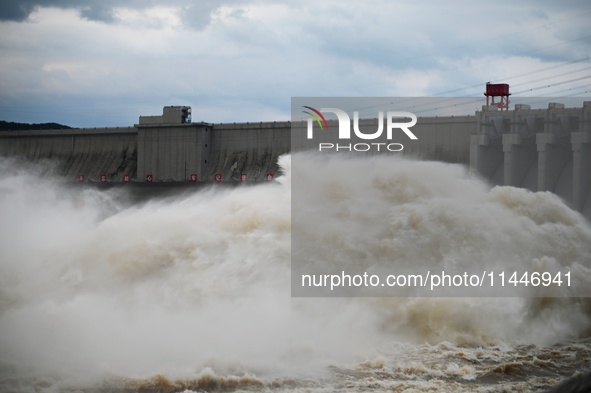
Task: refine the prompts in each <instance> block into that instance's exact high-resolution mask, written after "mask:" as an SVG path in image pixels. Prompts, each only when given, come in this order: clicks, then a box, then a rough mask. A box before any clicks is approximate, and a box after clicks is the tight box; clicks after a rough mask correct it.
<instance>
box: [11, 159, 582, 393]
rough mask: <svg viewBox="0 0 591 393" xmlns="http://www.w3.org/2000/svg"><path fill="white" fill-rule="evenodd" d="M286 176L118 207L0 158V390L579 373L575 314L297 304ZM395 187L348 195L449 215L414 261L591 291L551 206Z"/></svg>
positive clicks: (534, 387) (462, 388)
mask: <svg viewBox="0 0 591 393" xmlns="http://www.w3.org/2000/svg"><path fill="white" fill-rule="evenodd" d="M380 162H381V161H379V160H378V161H376V160H374V159H367V160H365V161H362V162H360V163H357V166H356V167H357V168H358V169H359V171H360V173H364V172H365V173H367V171H375V170H377V169H376V168H377V167H379V166H380V165H381V164H380ZM280 164H281V166H282V167H283V170H284V176H282V177H280V178H278V179H277V181H275V182H272V183H265V184H260V185H257V186H249V187H234V188H220V187H218V188H216V187H211V188H200V189H199V190H198V191H195V192H192V193H184V194H179V195H174V196H169V197H166V198H153V199H149V200H143V201H137V200H134V201H131V200H130V199H128V197H127V196H126V195H127V193H126V190H125V188H123V187H120V188H113V189H110V190H108V191H101V190H98V189H95V188H87V187H76V186H73V185H67V184H64V183H63V182H60V181H59V178H58V177H57V176H53V175H52V170H51V166H46V165H36V166H35V167H34V168H31V167H27V166H26V165H23V164H22V163H16V162H15V161H11V160H6V159H3V160H2V161H1V162H0V166H1V167H2V168H3V171H2V173H1V174H0V218H1V220H0V391H2V392H11V391H15V392H16V391H18V392H64V391H67V392H69V391H71V392H78V391H87V392H98V391H105V392H111V391H112V392H115V391H125V392H160V391H162V392H183V391H187V392H190V391H193V392H203V391H269V392H332V391H344V392H347V391H348V392H360V391H367V392H382V391H388V392H452V391H453V392H498V391H503V390H505V391H516V392H536V391H544V390H545V389H547V388H549V387H550V386H551V385H553V384H555V383H557V382H558V381H560V380H562V379H564V378H567V377H570V376H573V375H577V374H580V373H583V372H586V371H589V370H590V369H591V363H590V361H591V334H590V333H591V330H590V327H591V302H590V301H589V298H574V297H556V298H536V297H526V296H523V297H501V296H499V297H488V298H482V297H477V296H475V297H457V298H437V297H382V298H292V297H291V292H290V285H291V281H290V273H291V270H290V251H291V250H290V247H291V214H292V211H291V206H292V203H291V202H292V201H291V198H292V190H291V181H290V157H289V156H284V157H281V159H280ZM48 165H49V164H48ZM343 165H345V164H343ZM336 167H338V165H337V166H336ZM397 168H398V169H396V168H394V169H389V170H390V171H391V172H392V176H397V177H396V178H397V179H398V180H400V179H402V178H403V179H405V180H404V182H401V181H397V182H391V183H388V182H387V181H386V182H384V181H382V182H374V184H377V185H378V186H376V188H375V189H372V188H365V189H364V190H362V191H363V193H364V195H365V196H368V195H371V194H372V193H381V195H386V196H387V197H388V198H387V200H389V201H390V203H391V205H392V206H394V205H396V206H398V207H400V208H402V209H403V210H404V211H406V212H407V213H408V212H409V211H411V210H412V211H413V212H414V216H416V215H417V214H418V215H420V216H421V219H422V220H426V219H429V217H433V219H434V220H435V219H436V218H437V217H439V218H438V219H439V220H441V219H442V216H441V215H439V216H438V215H437V214H436V212H445V220H446V222H447V226H445V227H443V228H440V230H441V231H442V233H446V237H445V239H446V240H445V242H442V243H441V244H440V245H438V246H437V247H436V248H435V249H432V248H425V247H423V246H421V252H422V253H427V254H429V255H431V256H436V257H437V258H444V259H445V258H448V259H449V258H450V255H456V254H458V253H460V252H461V251H462V250H463V251H465V252H472V251H470V250H471V249H469V248H466V244H465V237H466V236H467V235H466V234H470V233H472V234H474V233H477V234H482V236H473V237H472V238H471V244H472V246H473V247H476V248H478V249H480V250H485V251H482V252H480V254H475V255H480V257H479V260H475V263H482V264H486V263H490V255H492V254H490V253H492V252H493V251H494V250H498V249H503V250H508V251H507V252H508V253H510V255H513V256H514V259H516V260H517V261H522V262H523V263H530V262H531V260H532V258H533V259H536V260H537V261H540V260H551V261H553V263H559V264H563V265H564V268H565V269H566V268H568V269H572V270H573V272H576V274H577V275H578V277H583V276H584V277H583V278H582V280H586V281H584V282H590V281H591V276H590V275H589V274H588V273H589V268H590V267H591V228H590V226H589V224H588V223H587V222H585V220H584V219H583V218H581V217H580V216H579V215H578V214H577V213H575V212H572V211H570V210H569V209H568V208H567V207H566V206H564V205H563V204H562V202H560V200H559V199H558V198H556V197H554V196H552V195H551V194H547V193H529V192H526V191H525V190H519V189H514V188H508V187H497V188H495V189H492V190H491V189H490V188H489V187H488V186H486V185H485V184H484V183H482V182H480V181H479V180H478V179H474V178H471V177H469V176H467V175H466V174H465V171H464V170H463V169H461V167H458V166H451V165H446V164H441V163H426V162H412V161H408V162H407V161H404V162H402V163H401V164H400V165H399V166H398V167H397ZM310 171H313V168H310ZM380 171H381V170H378V172H380ZM349 173H350V172H349ZM380 173H382V172H380ZM384 173H388V171H386V172H384ZM410 174H412V176H410ZM335 176H336V175H335ZM385 176H387V175H385ZM429 176H435V177H436V178H439V179H445V182H443V181H442V182H439V183H438V182H437V181H435V180H433V181H431V182H429V184H431V186H430V187H432V188H433V190H431V189H430V188H429V187H426V186H425V179H426V178H428V177H429ZM337 177H338V176H337ZM342 181H343V182H346V178H343V180H342ZM393 184H397V186H393ZM311 186H312V185H311ZM314 187H317V186H316V185H314ZM416 193H421V194H422V195H430V197H429V198H423V199H420V200H418V199H417V198H414V197H413V198H411V199H412V202H411V199H408V200H407V199H405V196H408V195H415V194H416ZM335 195H336V196H335ZM338 195H339V194H338V193H336V194H335V193H331V196H330V199H329V200H327V202H326V203H327V204H328V203H330V204H335V203H337V204H338V198H339V196H338ZM456 195H457V197H456ZM462 195H463V196H464V197H466V195H469V200H470V201H476V202H478V201H480V202H478V203H476V202H474V204H473V205H472V204H471V203H468V202H466V201H465V200H462V198H461V196H462ZM347 198H351V195H348V196H347ZM454 200H456V201H457V200H460V201H462V202H461V203H460V205H457V204H454V203H453V202H452V201H454ZM411 203H412V205H411ZM372 206H378V207H377V208H378V209H384V210H383V211H380V212H378V213H379V214H380V215H382V216H383V217H385V219H386V220H387V218H388V215H389V214H392V213H391V211H390V210H388V209H386V208H383V207H379V206H380V205H379V204H378V205H375V204H374V205H372ZM462 206H463V207H464V208H461V207H462ZM421 212H422V213H421ZM503 212H504V213H503ZM345 219H348V220H350V217H348V218H343V220H345ZM392 222H394V221H392ZM335 224H336V225H335V226H336V227H338V226H339V223H338V222H337V223H335ZM343 224H344V223H343ZM431 224H436V222H433V223H431ZM360 225H361V224H360ZM367 225H370V223H368V224H367ZM393 225H394V224H393ZM396 225H397V226H400V222H396ZM341 226H342V225H341ZM437 228H438V226H437V225H424V226H421V225H418V226H415V227H414V230H415V231H426V232H425V233H423V236H424V237H425V238H431V239H435V237H434V236H437V233H436V232H434V231H436V230H438V229H437ZM499 229H502V230H499ZM311 230H312V228H311ZM335 230H336V229H335ZM337 234H338V232H337ZM415 235H416V234H415ZM400 236H411V234H408V233H402V232H400ZM474 242H480V243H478V244H474ZM432 246H433V244H431V245H430V246H429V247H432ZM358 247H360V248H361V249H363V247H364V244H359V245H358ZM486 250H491V251H486ZM463 251H462V252H463ZM487 253H488V254H487ZM421 255H423V254H421ZM495 255H498V254H495ZM507 255H509V254H507ZM392 258H394V256H392ZM586 273H587V274H586ZM585 274H586V275H585Z"/></svg>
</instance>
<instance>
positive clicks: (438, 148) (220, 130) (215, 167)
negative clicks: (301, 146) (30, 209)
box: [0, 89, 591, 218]
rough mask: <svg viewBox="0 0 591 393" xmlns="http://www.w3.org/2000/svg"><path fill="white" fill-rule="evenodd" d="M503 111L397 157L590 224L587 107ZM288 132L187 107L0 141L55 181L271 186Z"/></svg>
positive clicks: (421, 132)
mask: <svg viewBox="0 0 591 393" xmlns="http://www.w3.org/2000/svg"><path fill="white" fill-rule="evenodd" d="M491 92H492V90H491ZM501 93H503V94H504V93H506V91H505V90H503V89H501ZM507 93H508V91H507ZM507 99H508V96H507ZM507 105H508V102H507V101H505V100H503V101H501V102H497V103H495V105H494V106H492V105H488V106H487V105H484V106H483V107H482V109H481V110H479V111H476V113H475V114H474V115H470V116H449V117H420V118H419V121H418V122H417V124H416V125H415V126H413V132H414V133H415V134H416V135H417V137H418V139H417V140H413V141H412V142H409V143H408V144H405V146H404V151H403V152H402V153H403V154H410V155H412V156H415V157H419V158H421V159H426V160H438V161H443V162H450V163H459V164H464V165H466V166H469V167H470V169H471V171H473V172H475V173H478V174H480V175H481V176H482V177H484V178H485V179H487V180H488V181H489V182H491V183H492V184H497V185H510V186H516V187H524V188H527V189H530V190H532V191H551V192H553V193H555V194H557V195H559V196H560V197H562V198H563V199H564V200H565V201H566V202H567V203H569V204H570V205H571V206H572V207H573V208H575V209H577V210H579V211H581V212H583V213H584V214H585V215H586V216H587V217H589V218H591V196H590V194H591V191H590V190H591V101H585V102H583V104H582V106H579V107H574V108H567V107H565V106H564V105H562V104H560V103H552V102H550V103H548V104H547V107H546V108H543V109H532V108H531V107H529V106H527V105H523V104H517V105H515V106H514V107H513V109H507V107H506V106H507ZM366 122H367V124H368V126H371V127H374V125H373V123H372V120H371V119H367V120H366ZM375 122H376V123H377V120H375ZM291 127H292V124H291V123H290V122H289V121H284V122H259V123H221V124H211V123H203V122H201V123H192V122H191V108H190V107H188V106H167V107H164V110H163V114H162V115H158V116H140V117H139V122H138V124H136V125H134V126H133V127H115V128H84V129H68V130H42V131H39V130H37V131H6V132H2V133H0V154H2V155H8V156H21V157H23V158H25V159H27V160H29V161H39V160H45V159H51V160H54V161H55V162H57V169H58V172H59V173H60V174H61V175H63V176H64V177H66V178H67V179H71V180H72V181H81V182H97V183H100V182H104V183H126V182H134V183H159V184H163V183H166V182H187V183H191V182H204V181H205V182H227V181H236V182H238V181H246V182H256V181H268V180H271V179H273V178H275V177H276V176H277V175H278V171H279V168H278V165H277V159H278V157H279V156H280V155H282V154H285V153H288V152H290V150H291V146H290V136H291Z"/></svg>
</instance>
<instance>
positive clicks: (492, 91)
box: [484, 82, 511, 111]
mask: <svg viewBox="0 0 591 393" xmlns="http://www.w3.org/2000/svg"><path fill="white" fill-rule="evenodd" d="M484 95H485V96H486V105H490V106H496V107H497V108H499V109H500V110H502V111H503V110H505V111H507V110H509V96H510V95H511V93H509V85H508V84H507V83H490V82H488V83H487V84H486V92H485V93H484ZM490 97H492V101H491V100H490ZM495 97H500V100H499V101H498V102H495ZM489 101H490V102H489Z"/></svg>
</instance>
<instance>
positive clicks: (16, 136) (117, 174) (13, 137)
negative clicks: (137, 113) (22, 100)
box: [0, 127, 137, 181]
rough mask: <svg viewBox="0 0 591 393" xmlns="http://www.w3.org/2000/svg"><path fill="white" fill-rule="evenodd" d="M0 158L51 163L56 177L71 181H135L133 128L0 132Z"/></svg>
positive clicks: (135, 139)
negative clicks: (48, 161) (6, 157)
mask: <svg viewBox="0 0 591 393" xmlns="http://www.w3.org/2000/svg"><path fill="white" fill-rule="evenodd" d="M0 155H3V156H16V157H20V158H23V159H25V160H27V161H33V162H37V161H42V160H51V161H52V162H53V163H54V165H56V168H55V169H56V171H57V173H58V174H59V175H61V176H63V177H65V178H69V179H72V180H73V181H74V180H75V179H77V178H78V176H85V177H84V179H85V180H96V181H99V180H100V178H101V176H103V180H105V181H123V177H124V175H128V176H130V177H131V178H135V177H136V172H137V129H136V128H135V127H116V128H86V129H68V130H35V131H3V132H0Z"/></svg>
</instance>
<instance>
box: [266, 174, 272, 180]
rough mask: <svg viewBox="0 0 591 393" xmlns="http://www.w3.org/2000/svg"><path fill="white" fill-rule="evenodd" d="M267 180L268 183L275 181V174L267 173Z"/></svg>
mask: <svg viewBox="0 0 591 393" xmlns="http://www.w3.org/2000/svg"><path fill="white" fill-rule="evenodd" d="M265 180H267V181H271V180H273V174H272V173H267V174H266V175H265Z"/></svg>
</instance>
